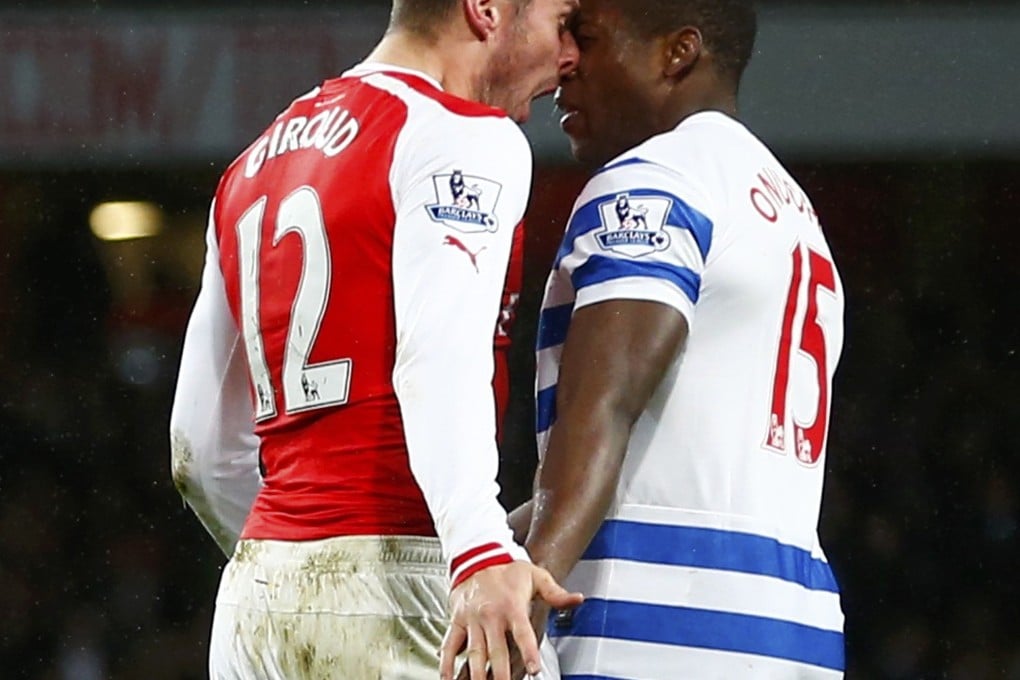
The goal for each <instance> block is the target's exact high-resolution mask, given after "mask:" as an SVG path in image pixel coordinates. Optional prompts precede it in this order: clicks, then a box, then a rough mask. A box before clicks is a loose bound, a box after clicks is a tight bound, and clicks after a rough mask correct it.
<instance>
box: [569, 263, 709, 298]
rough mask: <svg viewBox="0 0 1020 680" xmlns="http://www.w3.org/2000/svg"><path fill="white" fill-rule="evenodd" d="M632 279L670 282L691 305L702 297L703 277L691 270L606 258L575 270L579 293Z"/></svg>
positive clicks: (574, 281)
mask: <svg viewBox="0 0 1020 680" xmlns="http://www.w3.org/2000/svg"><path fill="white" fill-rule="evenodd" d="M629 276H638V277H645V278H656V279H664V280H666V281H669V282H670V283H672V284H673V285H675V286H676V287H677V288H679V289H680V290H682V291H683V293H684V295H686V296H687V298H688V299H689V300H690V301H691V302H695V303H696V302H697V301H698V296H699V295H700V294H701V277H700V276H699V275H697V274H695V273H694V272H692V271H691V270H690V269H688V268H687V267H678V266H676V265H672V264H667V263H665V262H654V261H650V260H641V261H636V260H618V259H616V258H612V257H605V256H603V255H592V256H591V257H589V258H588V260H587V261H586V262H585V263H584V264H583V265H581V266H580V267H578V268H577V269H575V270H574V273H573V275H572V276H571V281H572V282H573V284H574V289H575V290H581V289H582V288H586V287H587V286H592V285H595V284H596V283H602V282H603V281H611V280H613V279H622V278H626V277H629Z"/></svg>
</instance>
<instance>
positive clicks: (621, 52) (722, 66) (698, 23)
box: [557, 0, 757, 164]
mask: <svg viewBox="0 0 1020 680" xmlns="http://www.w3.org/2000/svg"><path fill="white" fill-rule="evenodd" d="M756 30H757V22H756V17H755V12H754V8H753V7H752V4H751V0H644V1H643V2H637V1H636V0H583V2H582V5H581V10H580V11H579V12H578V13H577V15H576V18H575V21H574V24H573V26H572V32H573V33H574V36H575V38H576V39H577V44H578V47H579V49H580V58H579V60H578V66H577V68H576V69H574V70H573V71H571V72H569V73H567V74H566V75H565V76H564V77H563V78H562V79H561V83H560V85H561V89H560V92H559V93H558V94H557V102H558V104H559V106H560V108H561V109H563V111H564V113H565V115H564V118H563V129H564V131H565V132H566V133H567V135H568V136H569V137H570V140H571V147H572V149H573V152H574V155H575V156H576V157H577V158H578V159H579V160H582V161H585V162H588V163H593V164H601V163H605V162H606V161H608V160H610V159H611V158H613V157H614V156H616V155H617V154H620V153H622V152H623V151H625V150H627V149H628V148H630V147H632V146H634V145H636V144H639V143H641V142H642V141H644V140H646V139H648V138H649V137H651V136H653V135H656V134H658V133H660V132H664V131H666V130H669V129H672V128H673V127H675V126H676V125H677V124H678V123H679V122H680V121H681V120H682V119H683V118H684V117H686V116H688V115H690V114H691V113H694V112H696V111H701V110H706V109H719V110H723V111H728V112H733V111H734V110H735V107H736V93H737V88H738V86H739V84H740V79H741V76H742V75H743V73H744V68H745V67H746V66H747V63H748V61H750V58H751V52H752V50H753V48H754V38H755V33H756Z"/></svg>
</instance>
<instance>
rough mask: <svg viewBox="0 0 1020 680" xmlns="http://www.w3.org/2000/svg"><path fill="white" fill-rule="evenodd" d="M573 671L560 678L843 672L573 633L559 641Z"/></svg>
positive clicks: (643, 679) (674, 679)
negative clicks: (585, 636)
mask: <svg viewBox="0 0 1020 680" xmlns="http://www.w3.org/2000/svg"><path fill="white" fill-rule="evenodd" d="M555 647H556V651H557V653H558V654H559V656H560V659H561V660H564V661H565V660H567V659H569V660H570V663H571V670H570V671H569V672H565V673H564V674H563V675H562V676H561V677H562V680H665V679H667V678H668V679H669V680H718V679H719V678H726V679H727V680H773V679H780V678H782V679H784V680H785V679H786V678H797V680H836V679H838V678H841V677H842V673H840V672H839V671H832V670H828V669H825V668H820V667H819V666H809V665H806V664H801V663H797V662H794V661H788V660H786V659H776V658H770V657H765V656H755V655H751V654H743V653H740V652H720V651H718V650H714V649H699V648H696V647H673V646H670V645H659V644H651V643H647V642H633V641H629V640H607V639H598V638H583V637H569V638H558V639H556V640H555Z"/></svg>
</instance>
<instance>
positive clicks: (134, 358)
mask: <svg viewBox="0 0 1020 680" xmlns="http://www.w3.org/2000/svg"><path fill="white" fill-rule="evenodd" d="M760 4H761V5H762V7H761V9H762V11H761V34H760V39H759V43H758V45H759V52H758V54H757V55H756V56H755V60H754V63H753V64H752V67H751V69H750V70H749V72H748V74H747V78H746V80H745V88H744V94H743V100H742V106H743V113H744V118H745V119H746V120H747V121H748V122H749V124H750V125H751V126H752V128H753V129H755V130H756V131H757V132H758V133H759V134H760V135H761V136H762V137H763V139H764V140H765V141H766V142H768V143H769V144H770V145H772V146H773V147H774V148H775V150H776V152H777V153H778V154H779V156H780V157H781V158H782V159H783V160H784V161H785V162H786V163H787V164H788V165H789V166H790V167H791V169H792V170H793V173H794V176H795V177H797V178H798V179H799V180H800V182H801V183H802V184H803V186H804V187H805V188H806V190H807V192H808V194H809V195H810V196H811V197H812V199H813V201H814V204H815V207H816V209H817V212H818V213H819V215H820V216H821V218H822V221H823V225H824V226H825V229H826V231H827V233H828V235H829V239H830V242H831V244H832V248H833V251H834V254H835V257H836V262H837V264H838V266H839V267H840V270H841V272H842V276H843V279H844V285H845V288H846V295H847V310H848V311H847V342H846V347H845V350H844V354H843V360H842V364H841V366H840V369H839V372H838V375H837V381H836V387H835V400H834V406H833V419H832V426H831V435H830V440H829V456H828V468H829V469H828V478H827V486H826V497H825V503H824V511H823V519H822V527H821V533H822V540H823V544H824V546H825V547H826V550H827V552H828V555H829V559H830V561H831V563H832V564H833V567H834V569H835V572H836V574H837V577H838V579H839V581H840V583H841V585H842V589H843V602H844V609H845V611H846V614H847V644H848V653H849V664H850V670H849V672H848V677H849V678H861V679H865V678H890V679H907V678H951V679H953V680H957V679H959V680H971V679H981V678H1010V679H1020V617H1018V616H1017V611H1018V608H1020V597H1018V595H1020V593H1018V590H1020V585H1018V578H1017V565H1018V562H1020V560H1018V558H1020V542H1018V532H1017V522H1018V512H1020V508H1018V491H1020V483H1018V469H1020V462H1018V460H1017V451H1018V448H1020V446H1018V445H1020V441H1018V435H1017V432H1018V428H1017V425H1016V424H1017V423H1018V422H1020V408H1018V403H1020V401H1018V399H1017V397H1016V395H1015V392H1016V390H1017V388H1018V386H1020V371H1018V360H1017V356H1016V350H1017V347H1018V345H1020V330H1018V327H1020V324H1018V322H1017V319H1018V313H1020V305H1018V297H1020V296H1018V293H1017V284H1018V276H1017V271H1018V268H1020V237H1018V235H1017V229H1018V226H1020V225H1018V215H1020V122H1018V121H1020V70H1018V67H1017V66H1016V64H1017V63H1020V41H1018V40H1017V37H1018V36H1020V8H1018V7H1017V6H1016V3H990V2H989V3H981V2H974V3H968V4H966V5H963V4H958V3H951V2H929V3H921V2H869V3H852V2H842V3H841V2H831V1H830V2H823V1H821V0H816V1H815V2H810V3H797V4H774V3H760ZM387 7H388V4H387V3H385V2H347V3H343V2H329V1H326V0H322V1H316V2H285V1H284V0H278V1H277V2H263V1H256V0H248V1H246V2H243V3H241V2H226V1H225V0H219V1H209V0H206V1H203V2H199V1H198V0H195V1H192V2H160V3H141V2H137V1H135V2H131V1H128V0H125V1H123V2H84V1H73V0H66V1H64V2H54V1H48V2H42V1H38V2H22V3H11V2H8V3H2V4H0V669H2V670H0V677H4V678H8V677H10V678H45V679H56V680H93V679H99V678H125V679H126V678H145V679H146V680H158V679H161V678H168V679H178V678H181V679H183V678H201V677H205V654H206V642H207V638H208V629H209V624H210V620H211V613H212V602H213V598H214V594H215V589H216V585H217V581H218V577H219V570H220V567H221V565H222V563H223V561H224V559H223V557H222V555H220V554H219V552H218V550H217V549H216V547H215V546H214V544H213V542H212V540H211V539H210V538H209V537H208V536H206V534H205V532H204V531H203V530H202V529H201V527H200V525H199V524H198V523H197V521H196V520H195V519H194V518H193V516H192V515H191V514H190V513H189V512H188V511H186V510H185V509H184V508H183V507H182V503H181V501H180V499H179V498H178V496H177V494H176V492H175V491H174V489H173V486H172V484H171V483H170V480H169V466H168V459H169V447H168V442H167V421H168V414H169V408H170V401H171V396H172V391H173V387H174V380H175V372H176V364H177V360H178V357H179V352H180V343H181V338H182V334H183V330H184V325H185V323H186V320H187V315H188V313H189V311H190V306H191V304H192V301H193V300H194V296H195V294H196V291H197V284H198V281H199V272H200V267H201V263H202V257H203V241H202V233H203V229H204V226H205V211H206V209H207V206H208V202H209V199H210V197H211V195H212V193H213V190H214V188H215V183H216V180H217V178H218V175H219V173H220V172H221V171H222V170H223V168H224V167H225V165H226V163H228V162H229V161H230V160H231V158H232V157H233V156H234V155H235V154H236V153H238V152H239V151H240V150H241V149H242V148H243V147H244V146H246V145H247V143H248V142H249V141H250V140H251V139H253V138H254V137H255V136H256V135H257V134H258V133H259V132H261V130H262V129H263V128H264V127H265V126H266V125H267V124H268V122H269V121H270V120H271V118H272V116H273V115H275V113H276V112H277V111H278V110H280V109H281V108H282V107H283V106H285V105H286V104H287V103H288V102H289V101H290V100H291V99H292V98H293V97H294V96H296V95H298V94H301V93H302V92H304V91H306V90H308V89H309V88H310V87H312V86H313V85H314V84H316V83H317V82H318V81H320V80H321V79H323V78H325V77H329V76H331V75H335V74H337V73H339V72H340V71H342V70H343V69H344V68H345V67H347V66H349V65H351V64H353V63H354V62H356V61H357V60H358V59H360V58H361V57H362V56H363V55H364V54H365V53H366V52H367V50H368V49H369V48H370V47H371V45H372V44H373V43H374V42H375V41H376V40H377V39H378V37H379V36H380V35H381V33H382V31H383V29H384V27H385V21H386V14H387ZM555 119H556V117H555V115H554V114H553V112H552V111H551V108H550V106H549V105H548V104H543V105H542V106H540V107H538V108H537V110H536V113H535V116H534V120H533V121H532V122H531V123H529V124H528V126H527V131H528V134H529V136H530V137H531V138H532V140H533V142H534V145H535V148H536V157H537V167H536V179H535V190H534V194H533V197H532V205H531V210H530V219H529V236H528V242H527V246H528V248H527V265H526V280H525V289H524V295H523V297H522V302H521V313H520V317H519V322H518V325H517V329H516V332H515V336H516V338H515V339H516V345H515V350H514V355H513V361H514V401H513V404H512V407H511V410H510V422H509V426H508V429H507V442H506V449H505V452H504V463H505V464H504V467H503V473H502V474H503V482H504V499H505V501H506V503H507V504H512V503H514V502H516V501H517V500H519V499H521V498H523V497H524V496H525V495H526V493H527V487H528V483H529V475H530V473H531V470H532V469H533V466H534V444H533V442H532V440H531V435H530V432H531V419H532V411H531V406H530V391H531V380H532V373H531V371H532V369H533V359H532V356H531V345H532V342H533V339H534V333H535V321H536V316H537V311H536V310H537V307H538V303H539V297H540V295H541V288H542V285H543V282H544V277H545V273H546V269H547V267H548V265H549V263H550V260H551V256H552V252H553V250H554V248H555V246H556V244H557V241H558V238H559V235H560V233H561V231H562V228H563V224H564V220H565V218H566V216H567V214H568V212H569V209H570V205H571V203H572V201H573V198H574V197H575V195H576V193H577V191H578V190H579V189H580V187H581V186H582V184H583V182H584V174H583V173H582V172H581V171H580V170H579V169H578V168H577V167H575V166H574V165H573V164H572V163H571V161H570V159H569V157H568V155H567V154H566V151H565V144H564V142H563V140H562V138H561V137H560V134H559V132H558V130H557V129H556V125H555ZM108 202H138V203H131V204H130V205H129V206H128V207H124V206H121V207H119V208H110V207H109V206H107V207H106V208H105V209H103V210H100V211H98V212H97V211H96V208H97V206H100V205H101V204H104V203H108ZM111 210H112V211H114V212H116V211H118V210H119V211H121V212H120V213H118V214H119V215H121V218H122V219H126V220H127V222H123V221H122V222H120V223H117V222H116V220H114V222H110V221H109V219H107V220H105V221H104V219H103V218H102V216H103V214H104V211H105V213H106V217H107V218H109V216H110V214H111ZM125 215H126V216H127V217H124V216H125ZM111 225H112V226H111Z"/></svg>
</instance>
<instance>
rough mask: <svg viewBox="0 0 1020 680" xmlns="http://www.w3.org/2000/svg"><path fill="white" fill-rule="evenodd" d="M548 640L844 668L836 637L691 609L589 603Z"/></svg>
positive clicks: (828, 632)
mask: <svg viewBox="0 0 1020 680" xmlns="http://www.w3.org/2000/svg"><path fill="white" fill-rule="evenodd" d="M548 634H549V636H550V637H554V638H556V637H565V636H577V637H600V638H610V639H614V640H630V641H634V642H649V643H654V644H662V645H673V646H677V647H698V648H702V649H715V650H719V651H725V652H738V653H743V654H756V655H758V656H766V657H773V658H777V659H787V660H790V661H796V662H799V663H804V664H810V665H813V666H820V667H822V668H829V669H832V670H838V671H841V670H843V669H844V666H845V665H846V662H845V653H844V647H843V634H842V633H840V632H838V631H832V630H824V629H821V628H815V627H813V626H806V625H803V624H800V623H793V622H791V621H782V620H779V619H770V618H766V617H762V616H752V615H748V614H735V613H732V612H720V611H712V610H707V609H694V608H691V607H671V606H665V605H657V604H644V603H638V602H624V601H618V600H603V599H597V598H593V599H590V600H585V602H584V604H582V605H581V606H580V607H578V608H577V611H575V612H574V614H573V619H572V621H571V624H570V626H569V628H563V627H559V626H556V625H550V626H549V627H548Z"/></svg>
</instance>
